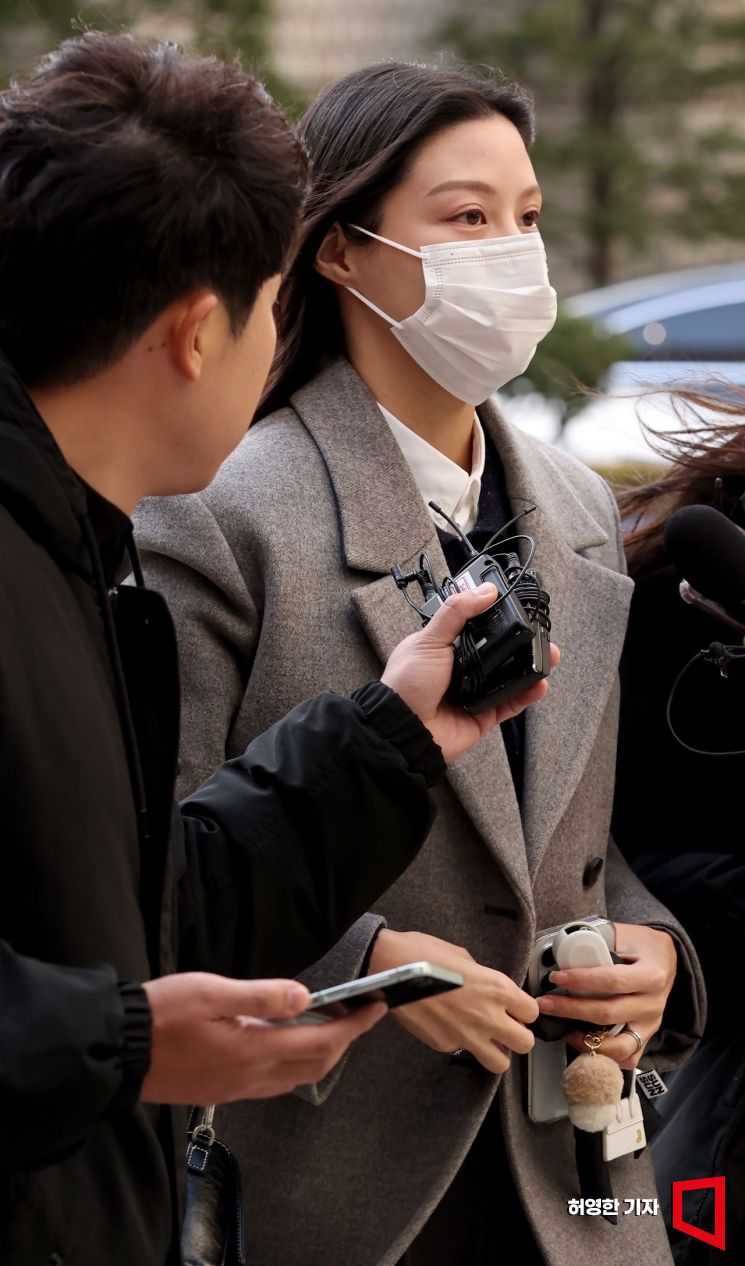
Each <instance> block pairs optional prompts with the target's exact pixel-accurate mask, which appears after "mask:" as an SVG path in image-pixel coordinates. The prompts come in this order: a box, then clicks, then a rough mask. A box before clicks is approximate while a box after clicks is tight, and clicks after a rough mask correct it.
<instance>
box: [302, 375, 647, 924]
mask: <svg viewBox="0 0 745 1266" xmlns="http://www.w3.org/2000/svg"><path fill="white" fill-rule="evenodd" d="M291 403H292V406H293V408H294V409H295V411H296V413H297V414H298V415H299V416H300V418H301V420H302V421H303V423H304V424H305V426H306V427H307V429H308V431H309V432H310V434H311V435H312V436H313V438H314V440H315V442H316V444H317V445H318V447H319V449H320V451H321V453H322V455H323V457H324V460H325V462H326V465H327V467H328V471H329V476H330V478H331V482H332V484H333V487H334V491H335V494H336V499H337V503H338V507H339V516H340V522H341V530H342V538H343V548H344V554H345V558H346V562H347V565H348V566H349V568H350V569H351V570H353V571H357V572H367V573H372V575H373V576H374V579H371V580H370V581H368V582H367V583H364V584H361V585H360V586H358V587H357V588H355V589H354V590H353V592H352V601H353V604H354V607H355V610H356V612H357V615H358V617H359V620H360V623H361V625H362V628H363V629H364V631H365V633H366V635H367V637H368V638H369V640H370V642H371V644H372V646H373V647H374V649H375V651H376V653H377V655H378V657H379V659H380V662H381V664H384V663H385V661H386V659H387V658H388V656H389V655H390V653H391V651H392V650H393V648H394V647H395V646H396V645H397V643H398V642H400V641H401V640H402V639H403V638H404V637H406V636H408V634H409V633H412V632H414V631H415V629H417V628H418V627H420V625H419V621H418V620H417V617H416V615H415V613H414V612H413V611H412V610H411V609H410V607H409V606H408V605H407V604H406V602H405V600H404V598H403V596H402V595H401V594H400V593H399V592H398V590H397V589H396V586H395V585H394V583H393V580H392V579H391V576H390V569H391V566H392V565H393V564H394V563H398V564H399V565H400V566H401V567H402V568H403V569H404V570H410V569H411V568H412V567H413V566H415V565H416V564H418V559H419V555H420V553H421V552H422V551H426V552H427V554H428V555H429V558H430V561H431V563H432V565H433V567H434V570H435V573H436V575H437V577H438V579H441V578H442V577H443V576H444V575H446V574H447V570H448V569H447V564H446V562H445V559H444V556H443V554H442V550H441V548H440V543H439V540H438V537H437V532H436V529H435V525H434V523H433V521H432V519H431V518H430V515H429V513H428V511H427V508H426V506H425V505H424V502H423V500H422V498H421V495H420V494H419V491H418V489H417V487H416V484H415V482H414V478H413V476H412V474H411V471H410V470H409V467H408V465H407V463H406V461H405V459H404V458H403V456H402V454H401V451H400V449H399V447H398V445H397V443H396V441H395V439H394V437H393V435H392V433H391V431H390V429H389V428H388V426H387V425H386V423H385V420H384V419H383V417H382V416H381V414H380V411H379V410H378V408H377V406H376V403H375V400H374V399H373V397H372V395H371V394H370V392H369V391H368V390H367V387H366V386H365V384H364V383H363V382H362V380H361V379H360V378H359V376H358V375H357V374H356V373H355V371H354V370H353V369H352V367H351V366H350V364H349V363H348V362H347V361H346V360H344V359H343V358H340V359H338V360H336V361H334V362H333V363H332V364H331V365H330V366H329V367H328V368H327V369H325V370H324V371H323V372H322V373H321V374H319V375H318V376H317V377H316V378H314V379H313V380H312V382H310V383H309V384H307V386H305V387H303V388H302V389H301V390H300V391H299V392H297V393H296V395H294V396H293V398H292V401H291ZM479 413H480V416H481V419H482V422H483V424H484V426H485V427H486V429H487V430H488V431H489V433H490V434H491V436H492V439H493V440H494V442H495V444H496V447H497V450H498V452H499V454H500V457H501V459H502V462H503V464H504V469H505V476H506V482H507V489H508V495H509V499H510V503H511V505H512V507H513V513H515V514H516V513H517V512H518V511H519V510H521V509H524V508H525V506H526V505H529V504H535V505H536V506H537V507H538V508H537V510H536V511H535V512H534V513H533V514H531V515H530V518H529V519H528V520H527V521H526V524H525V530H526V531H528V532H529V533H530V535H531V536H533V537H534V538H535V541H536V566H537V568H538V570H539V572H540V575H541V578H542V581H543V585H544V588H545V589H546V590H547V591H548V593H549V595H550V598H551V618H552V625H553V631H552V637H553V638H554V640H555V641H556V642H557V644H558V645H559V646H560V647H564V648H566V649H565V651H564V654H563V658H562V662H561V664H560V666H559V668H558V669H557V670H556V672H555V673H554V674H553V678H552V686H551V690H550V691H549V694H548V697H547V699H545V700H544V701H543V702H542V703H541V704H540V705H539V706H538V707H536V708H532V709H530V710H529V712H528V714H527V716H526V753H525V791H524V803H523V806H522V817H521V813H520V807H519V806H518V803H517V800H516V797H515V792H514V787H513V782H512V777H511V774H510V770H509V765H508V762H507V755H506V752H505V748H504V742H503V740H502V735H501V732H500V731H499V730H496V731H492V733H491V734H490V735H489V736H488V737H487V738H486V739H484V740H483V741H482V742H481V743H479V744H478V746H477V747H475V748H473V749H472V750H471V751H470V752H468V753H467V754H466V755H465V756H464V757H462V758H461V759H460V760H459V761H457V762H456V763H455V764H454V765H452V766H450V768H449V770H448V781H449V782H450V784H451V786H452V788H453V790H454V792H455V794H456V795H457V797H458V799H459V800H460V802H461V804H462V805H463V808H464V809H465V811H466V813H467V814H468V815H469V817H470V818H471V820H472V822H473V824H474V826H475V827H476V829H477V830H478V832H479V834H480V835H481V837H482V838H483V840H484V841H485V843H486V845H487V847H488V848H489V849H490V851H491V852H492V854H493V856H494V857H495V860H496V861H497V862H498V863H499V865H500V866H501V867H502V869H503V870H504V872H505V874H506V876H507V878H508V879H509V881H510V882H511V884H512V885H513V887H514V889H515V891H516V892H517V893H518V894H519V895H520V896H521V897H522V899H523V900H524V901H525V902H526V903H527V904H528V906H530V905H532V895H531V880H532V876H533V875H535V873H536V871H537V869H538V866H539V865H540V860H541V857H542V855H543V852H544V851H545V848H546V846H547V844H548V843H549V841H550V839H551V836H552V835H553V833H554V831H555V830H556V827H557V825H558V823H559V822H560V820H561V817H562V815H563V814H564V812H565V810H566V808H567V806H568V804H569V802H570V800H571V797H572V795H573V794H574V791H575V789H576V787H577V784H578V782H579V779H580V777H581V776H582V773H583V770H584V768H585V766H586V764H587V760H588V756H589V753H590V751H591V749H592V744H593V741H594V738H595V734H596V732H597V728H598V726H599V724H600V720H601V718H602V716H603V712H604V710H605V707H606V704H607V702H608V698H609V695H610V692H611V690H612V687H613V683H614V681H615V675H616V665H617V662H618V657H619V655H620V650H621V645H622V642H623V635H624V630H625V624H626V613H627V608H628V603H629V600H630V595H631V589H632V585H631V581H629V580H628V579H627V578H626V577H624V576H621V575H619V574H617V573H615V572H613V571H611V570H609V569H608V568H607V567H603V566H601V565H599V564H597V563H595V562H593V561H592V560H591V559H589V558H586V557H584V556H583V553H582V552H583V551H585V550H588V549H591V548H592V547H593V546H602V545H604V544H607V542H608V534H607V531H606V530H605V528H603V527H602V525H601V524H600V523H598V521H597V520H596V519H595V518H593V516H592V515H591V514H590V513H589V511H588V510H587V509H586V508H585V507H584V506H583V505H582V503H581V502H580V501H579V500H578V498H577V495H576V493H575V492H574V490H573V489H572V487H571V486H570V485H569V483H567V481H566V478H565V476H564V475H563V474H562V472H561V470H560V469H559V466H558V465H557V464H556V463H555V462H554V461H553V460H552V456H551V450H550V449H549V448H547V447H545V446H543V445H538V444H536V442H535V441H534V440H532V439H530V438H529V437H527V436H525V435H524V434H522V433H521V432H520V431H517V430H516V429H515V428H513V427H512V426H510V425H509V424H508V423H507V422H506V421H505V420H504V419H503V418H502V417H501V415H500V413H499V411H498V410H497V409H496V407H494V406H493V405H492V404H491V403H487V404H485V405H483V406H481V408H480V410H479Z"/></svg>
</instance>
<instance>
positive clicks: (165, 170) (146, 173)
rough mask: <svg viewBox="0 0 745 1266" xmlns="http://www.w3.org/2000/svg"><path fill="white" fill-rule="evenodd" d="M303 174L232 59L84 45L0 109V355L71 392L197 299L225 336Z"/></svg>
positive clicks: (267, 268) (126, 43)
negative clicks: (210, 301) (226, 320)
mask: <svg viewBox="0 0 745 1266" xmlns="http://www.w3.org/2000/svg"><path fill="white" fill-rule="evenodd" d="M305 177H306V164H305V159H304V157H303V153H302V150H301V148H300V146H299V144H298V142H297V141H296V140H295V138H294V136H293V134H292V131H291V128H290V126H289V124H288V123H287V121H286V119H285V118H284V116H283V115H282V113H281V112H280V110H279V109H278V107H277V106H276V105H275V104H274V103H273V102H272V101H271V99H270V97H269V96H268V95H267V93H266V92H265V90H264V89H263V87H262V86H261V85H260V84H259V83H258V82H257V81H256V80H255V79H254V78H253V77H252V76H250V75H248V74H247V73H246V72H245V71H243V70H242V69H241V67H240V65H239V64H238V63H237V62H235V61H231V62H222V61H220V60H218V59H216V58H204V57H201V58H196V57H190V56H188V55H187V54H185V53H184V52H183V50H182V49H180V48H178V47H177V46H176V45H174V44H169V43H160V44H157V45H155V46H150V45H148V44H146V43H144V42H142V41H141V40H138V39H136V38H135V37H133V36H131V35H113V36H112V35H105V34H102V33H100V32H97V31H89V32H86V33H85V34H84V35H82V36H80V37H79V38H75V39H70V40H66V41H65V42H64V43H63V44H61V45H60V46H59V48H57V49H56V50H55V51H54V52H52V53H50V54H49V55H48V56H47V57H45V58H44V60H43V61H42V62H41V63H40V64H39V66H38V67H37V68H36V70H35V71H34V72H33V74H32V75H31V76H30V77H29V78H28V79H27V80H26V81H25V82H24V83H14V84H13V85H12V87H11V88H10V89H8V90H7V91H6V92H4V93H2V94H0V349H2V351H4V352H5V354H6V356H7V357H8V358H9V360H10V361H11V362H12V363H13V365H14V366H15V368H16V370H17V372H18V373H19V375H20V377H21V378H22V379H23V381H24V382H26V383H28V384H31V385H50V384H55V385H58V384H61V383H70V382H76V381H79V380H81V379H83V378H87V377H90V376H92V375H93V374H95V373H96V372H98V371H99V370H101V369H103V368H104V367H106V366H107V365H110V364H112V363H113V362H114V361H116V360H118V359H119V358H120V357H121V356H122V355H123V354H124V353H125V352H126V350H127V349H128V348H129V347H130V346H131V345H132V343H133V342H134V341H135V340H136V339H137V338H138V337H139V336H140V335H141V334H142V333H143V332H144V331H145V330H146V329H147V327H148V326H149V325H150V324H151V323H152V322H153V320H155V318H156V317H157V315H158V314H159V313H160V312H162V311H163V310H164V309H165V308H166V307H168V305H169V304H170V303H172V302H174V301H175V300H177V299H179V298H181V297H182V296H184V295H186V294H188V293H189V292H190V291H191V290H194V289H198V288H199V287H206V288H208V289H211V290H213V291H214V292H215V293H216V294H217V295H218V296H219V298H220V299H221V300H222V301H223V303H224V304H225V307H226V309H227V311H228V313H229V316H230V321H231V327H232V330H233V332H234V333H235V334H237V333H239V331H240V329H241V328H242V327H243V325H244V324H245V322H246V320H247V318H248V316H249V314H250V312H251V309H252V307H253V304H254V301H255V299H256V296H257V294H258V292H259V290H260V288H261V286H262V285H263V284H264V282H265V281H266V280H267V279H268V278H269V277H271V276H273V275H274V274H275V273H277V272H279V271H280V270H281V269H282V267H283V264H284V263H285V260H286V257H287V254H288V250H289V248H290V245H291V242H292V239H293V233H294V229H295V225H296V220H297V216H298V212H299V209H300V205H301V202H302V197H303V193H304V187H305Z"/></svg>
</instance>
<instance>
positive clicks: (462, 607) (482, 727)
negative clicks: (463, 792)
mask: <svg viewBox="0 0 745 1266" xmlns="http://www.w3.org/2000/svg"><path fill="white" fill-rule="evenodd" d="M496 596H497V591H496V588H495V587H494V585H488V584H487V585H481V586H480V587H479V588H478V589H477V590H476V591H475V592H474V593H459V594H454V595H453V596H452V597H450V598H448V599H447V601H446V602H445V603H444V604H443V606H441V607H440V610H439V611H438V612H437V614H436V615H435V616H433V618H432V619H431V620H430V622H429V624H428V625H427V627H426V628H424V629H421V630H420V631H419V632H418V633H412V634H411V635H410V636H409V637H407V638H405V639H404V641H403V642H400V643H399V645H398V646H397V647H396V649H395V650H394V651H393V653H392V655H391V657H390V659H389V660H388V663H387V664H386V666H385V671H384V672H383V676H382V678H381V681H383V682H384V684H385V685H386V686H390V688H391V690H395V691H396V693H397V694H399V695H400V696H401V698H402V699H403V700H404V702H405V703H407V704H408V705H409V707H410V708H411V710H412V712H416V714H417V716H418V717H419V719H420V720H421V721H423V723H424V724H425V725H426V726H427V729H428V730H429V731H430V733H431V735H432V737H433V739H434V740H435V742H436V743H439V745H440V747H441V749H442V754H443V756H444V758H445V760H446V761H447V762H451V761H454V760H457V759H458V757H459V756H462V755H463V753H464V752H467V751H468V749H469V748H470V747H473V746H474V745H475V744H476V743H478V741H479V739H481V738H483V737H484V735H485V734H488V732H489V730H491V729H493V728H494V726H495V725H500V724H501V723H502V722H503V721H507V720H508V719H509V718H510V717H514V716H517V715H518V713H520V712H522V711H523V710H524V709H525V708H528V707H530V705H531V704H533V703H538V701H539V700H540V699H542V698H543V697H544V695H546V694H547V693H548V681H547V680H544V681H538V682H536V683H535V685H533V686H531V687H530V688H529V689H528V690H525V691H523V693H522V694H520V695H516V696H515V697H514V698H513V699H510V700H508V702H507V703H503V704H500V705H498V706H497V707H494V708H488V709H487V711H486V712H480V713H479V715H478V716H472V715H471V713H470V712H466V710H465V708H461V707H459V706H458V705H457V704H455V703H452V702H451V701H449V700H447V701H445V694H446V692H447V689H448V686H449V685H450V678H451V677H452V675H453V658H454V651H453V641H454V640H455V638H456V637H457V636H458V634H459V633H460V632H461V630H462V629H463V626H464V625H465V623H466V620H470V619H472V618H473V617H474V616H475V615H480V614H481V612H482V611H486V609H487V607H490V606H491V605H492V603H493V602H494V601H495V600H496ZM558 662H559V651H558V647H556V646H552V647H551V666H552V667H555V666H556V665H557V664H558Z"/></svg>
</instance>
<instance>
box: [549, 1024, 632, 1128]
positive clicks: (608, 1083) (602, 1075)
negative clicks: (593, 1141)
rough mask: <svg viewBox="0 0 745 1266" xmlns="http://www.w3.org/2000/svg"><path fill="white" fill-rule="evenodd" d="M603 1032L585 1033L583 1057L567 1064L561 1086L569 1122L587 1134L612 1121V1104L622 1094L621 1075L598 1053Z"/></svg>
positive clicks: (613, 1109)
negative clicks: (567, 1109) (584, 1053)
mask: <svg viewBox="0 0 745 1266" xmlns="http://www.w3.org/2000/svg"><path fill="white" fill-rule="evenodd" d="M607 1036H608V1033H607V1032H598V1033H586V1034H585V1046H586V1047H587V1052H588V1053H587V1054H586V1055H578V1056H577V1058H576V1059H575V1060H572V1062H571V1064H569V1065H568V1067H567V1068H566V1070H565V1072H564V1076H563V1078H562V1086H563V1089H564V1095H565V1098H566V1101H567V1103H568V1104H569V1120H570V1121H571V1122H572V1125H576V1127H577V1129H578V1130H587V1131H588V1132H589V1133H590V1134H594V1133H596V1132H597V1131H598V1130H604V1129H605V1127H606V1125H610V1124H611V1122H612V1121H614V1120H615V1119H616V1105H617V1104H618V1101H619V1099H620V1098H621V1095H622V1093H623V1073H622V1072H621V1069H620V1068H619V1066H618V1064H617V1063H616V1062H615V1060H612V1059H609V1058H608V1056H607V1055H600V1054H598V1048H599V1047H600V1046H601V1045H602V1043H603V1042H604V1041H605V1039H606V1037H607Z"/></svg>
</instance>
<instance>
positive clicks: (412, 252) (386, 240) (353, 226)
mask: <svg viewBox="0 0 745 1266" xmlns="http://www.w3.org/2000/svg"><path fill="white" fill-rule="evenodd" d="M349 227H350V229H356V230H357V232H358V233H366V234H367V236H368V237H374V238H375V240H376V241H377V242H384V243H385V245H386V246H393V247H394V249H395V250H397V251H406V254H407V255H414V256H415V257H416V258H417V259H423V255H422V252H421V251H415V250H414V248H413V247H412V246H404V245H403V243H402V242H393V241H391V239H390V238H389V237H381V236H380V234H379V233H373V231H372V229H363V228H362V225H361V224H352V222H351V220H350V222H349Z"/></svg>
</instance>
